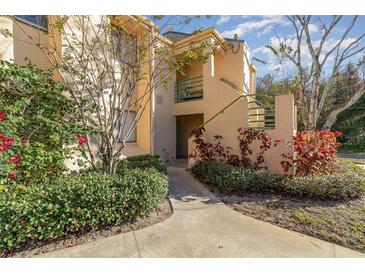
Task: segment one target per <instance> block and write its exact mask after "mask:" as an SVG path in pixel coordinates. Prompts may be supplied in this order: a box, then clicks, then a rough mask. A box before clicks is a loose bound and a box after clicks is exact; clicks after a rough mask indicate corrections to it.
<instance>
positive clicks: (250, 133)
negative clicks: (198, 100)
mask: <svg viewBox="0 0 365 274" xmlns="http://www.w3.org/2000/svg"><path fill="white" fill-rule="evenodd" d="M204 132H205V129H204V128H195V129H193V131H192V135H193V136H194V137H195V139H194V141H193V142H194V143H195V144H196V147H195V149H194V150H193V151H192V153H191V154H190V155H189V158H193V159H195V160H197V161H218V162H224V163H228V164H230V165H234V166H240V165H242V166H244V167H246V168H251V169H260V168H263V167H262V164H263V163H264V153H265V151H267V150H268V149H270V148H271V144H272V139H271V137H270V136H269V134H268V133H267V132H266V131H265V130H255V129H243V128H239V129H238V141H239V147H240V153H241V158H240V157H239V156H238V155H235V154H231V151H232V148H231V147H224V146H223V145H222V142H223V137H222V136H221V135H215V136H214V141H215V143H214V144H211V143H208V142H205V141H204V139H203V135H204ZM254 141H259V142H260V143H259V148H260V151H259V153H257V155H256V157H257V158H256V161H255V162H254V163H251V160H250V158H249V156H250V155H252V150H251V149H250V145H252V143H253V142H254Z"/></svg>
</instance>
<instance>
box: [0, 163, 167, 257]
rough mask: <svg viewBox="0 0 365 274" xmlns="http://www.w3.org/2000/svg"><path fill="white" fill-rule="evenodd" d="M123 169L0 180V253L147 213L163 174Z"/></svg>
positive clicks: (157, 198)
mask: <svg viewBox="0 0 365 274" xmlns="http://www.w3.org/2000/svg"><path fill="white" fill-rule="evenodd" d="M124 171H127V172H123V173H120V174H115V175H102V174H99V173H95V172H88V173H86V172H85V173H79V174H71V175H68V176H63V177H61V178H59V179H57V180H54V181H44V182H38V183H37V184H31V185H20V184H9V185H1V186H0V254H1V255H2V256H5V255H6V253H7V252H9V251H10V250H16V249H18V248H21V247H23V246H25V245H27V246H29V245H35V244H36V243H37V242H39V241H44V240H51V239H56V238H59V237H62V236H66V235H68V234H71V233H78V232H86V231H91V230H96V229H100V228H103V227H107V226H113V225H120V224H123V223H125V222H129V221H133V220H134V219H136V218H137V217H143V216H146V215H147V214H149V213H150V212H151V211H152V210H153V209H154V208H155V207H156V206H157V205H158V204H159V202H161V201H162V200H163V199H164V198H165V197H166V194H167V186H168V184H167V176H166V175H165V174H164V173H161V172H159V171H157V170H156V169H154V168H148V169H145V170H142V169H139V168H134V169H133V168H131V169H129V170H126V169H124Z"/></svg>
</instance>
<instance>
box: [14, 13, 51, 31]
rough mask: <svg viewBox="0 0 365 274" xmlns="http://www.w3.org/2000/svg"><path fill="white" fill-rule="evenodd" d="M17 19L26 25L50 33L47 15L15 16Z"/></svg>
mask: <svg viewBox="0 0 365 274" xmlns="http://www.w3.org/2000/svg"><path fill="white" fill-rule="evenodd" d="M15 18H16V19H17V20H19V21H21V22H23V23H25V24H28V25H31V26H33V27H35V28H39V29H41V30H43V31H48V18H47V15H15Z"/></svg>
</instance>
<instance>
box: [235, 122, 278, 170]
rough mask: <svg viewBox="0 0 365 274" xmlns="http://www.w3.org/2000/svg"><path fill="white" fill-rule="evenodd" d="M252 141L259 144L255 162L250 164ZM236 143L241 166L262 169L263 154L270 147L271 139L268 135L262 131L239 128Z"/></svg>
mask: <svg viewBox="0 0 365 274" xmlns="http://www.w3.org/2000/svg"><path fill="white" fill-rule="evenodd" d="M254 141H258V142H259V144H260V151H259V152H258V153H257V155H256V161H255V162H253V163H252V162H251V160H250V158H249V156H250V155H252V149H250V146H251V144H252V143H253V142H254ZM238 142H239V147H240V153H241V162H242V165H243V166H244V167H246V168H252V169H260V168H263V167H262V164H263V163H264V153H265V151H267V150H269V149H270V148H271V145H272V139H271V137H270V135H269V134H268V133H267V131H266V130H264V129H251V128H242V127H241V128H239V129H238Z"/></svg>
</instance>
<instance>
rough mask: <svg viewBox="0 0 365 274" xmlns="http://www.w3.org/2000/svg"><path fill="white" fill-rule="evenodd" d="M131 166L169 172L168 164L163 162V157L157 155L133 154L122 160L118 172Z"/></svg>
mask: <svg viewBox="0 0 365 274" xmlns="http://www.w3.org/2000/svg"><path fill="white" fill-rule="evenodd" d="M130 168H140V169H146V168H154V169H156V170H157V171H159V172H163V173H165V174H166V173H167V171H166V166H165V165H164V164H163V163H162V161H161V158H160V157H159V156H157V155H149V154H146V155H138V156H131V157H128V158H126V159H124V160H123V161H121V163H120V165H119V167H118V172H119V173H120V172H123V170H124V169H130Z"/></svg>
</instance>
